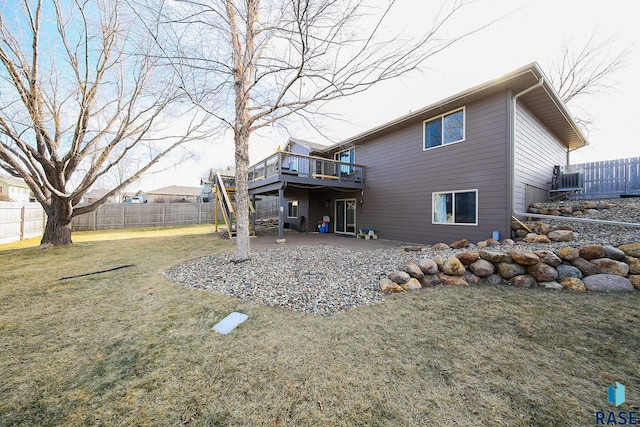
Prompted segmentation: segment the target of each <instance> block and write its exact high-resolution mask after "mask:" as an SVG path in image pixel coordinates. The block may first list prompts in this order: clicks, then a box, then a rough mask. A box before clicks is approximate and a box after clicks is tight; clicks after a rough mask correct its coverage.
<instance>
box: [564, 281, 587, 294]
mask: <svg viewBox="0 0 640 427" xmlns="http://www.w3.org/2000/svg"><path fill="white" fill-rule="evenodd" d="M559 282H560V284H561V285H562V286H563V287H564V288H565V289H568V290H570V291H574V292H585V291H586V290H587V288H586V286H585V285H584V283H583V282H582V280H580V279H578V278H577V277H567V278H565V279H561V280H559Z"/></svg>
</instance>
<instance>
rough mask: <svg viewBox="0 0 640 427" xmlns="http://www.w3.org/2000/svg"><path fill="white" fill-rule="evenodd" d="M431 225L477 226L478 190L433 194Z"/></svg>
mask: <svg viewBox="0 0 640 427" xmlns="http://www.w3.org/2000/svg"><path fill="white" fill-rule="evenodd" d="M432 208H433V221H432V222H433V224H466V225H478V190H465V191H450V192H442V193H433V200H432Z"/></svg>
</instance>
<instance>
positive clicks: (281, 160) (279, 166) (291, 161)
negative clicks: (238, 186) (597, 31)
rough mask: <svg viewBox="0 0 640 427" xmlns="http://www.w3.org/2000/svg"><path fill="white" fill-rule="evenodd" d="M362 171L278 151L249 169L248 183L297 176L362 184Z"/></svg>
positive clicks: (311, 157)
mask: <svg viewBox="0 0 640 427" xmlns="http://www.w3.org/2000/svg"><path fill="white" fill-rule="evenodd" d="M364 169H365V167H364V166H361V165H357V164H354V163H345V162H339V161H336V160H330V159H324V158H322V157H314V156H305V155H302V154H295V153H290V152H287V151H278V152H277V153H275V154H273V155H271V156H269V157H267V158H266V159H264V160H261V161H260V162H258V163H256V164H254V165H253V166H251V167H250V168H249V183H250V184H252V183H255V182H258V181H261V180H264V179H268V178H272V177H276V176H277V177H278V179H279V180H282V179H286V178H287V177H292V176H297V177H302V178H310V179H317V180H324V181H333V182H336V181H337V182H353V183H362V182H363V181H364Z"/></svg>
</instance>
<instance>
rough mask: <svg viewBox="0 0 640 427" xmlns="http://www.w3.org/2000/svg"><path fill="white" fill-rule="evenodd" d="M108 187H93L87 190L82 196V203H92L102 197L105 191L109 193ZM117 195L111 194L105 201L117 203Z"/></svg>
mask: <svg viewBox="0 0 640 427" xmlns="http://www.w3.org/2000/svg"><path fill="white" fill-rule="evenodd" d="M109 191H111V190H109V189H107V188H94V189H92V190H90V191H88V192H87V193H86V194H85V195H84V197H83V198H82V202H83V203H94V202H97V201H98V200H100V199H102V198H103V197H104V196H105V195H106V194H107V193H109ZM119 201H120V200H119V197H118V195H117V194H116V195H113V196H111V197H109V198H108V199H107V203H118V202H119Z"/></svg>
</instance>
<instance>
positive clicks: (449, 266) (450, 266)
mask: <svg viewBox="0 0 640 427" xmlns="http://www.w3.org/2000/svg"><path fill="white" fill-rule="evenodd" d="M440 270H441V271H442V272H443V273H444V274H448V275H450V276H462V275H464V272H465V271H467V270H466V269H465V268H464V265H462V263H461V262H460V260H459V259H458V258H456V257H454V256H450V257H449V258H447V260H446V261H445V262H444V263H443V264H442V267H441V268H440Z"/></svg>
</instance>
